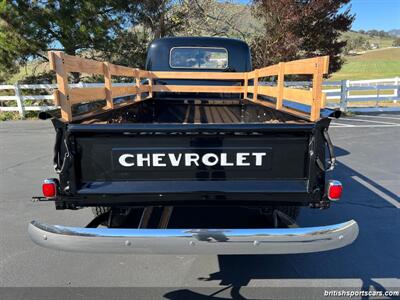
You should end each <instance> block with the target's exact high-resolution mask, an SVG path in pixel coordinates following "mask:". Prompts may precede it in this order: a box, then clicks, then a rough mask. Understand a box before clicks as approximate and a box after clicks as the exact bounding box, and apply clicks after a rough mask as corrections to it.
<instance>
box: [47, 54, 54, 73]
mask: <svg viewBox="0 0 400 300" xmlns="http://www.w3.org/2000/svg"><path fill="white" fill-rule="evenodd" d="M48 58H49V67H50V70H52V71H55V70H56V62H55V56H54V52H53V51H49V52H48Z"/></svg>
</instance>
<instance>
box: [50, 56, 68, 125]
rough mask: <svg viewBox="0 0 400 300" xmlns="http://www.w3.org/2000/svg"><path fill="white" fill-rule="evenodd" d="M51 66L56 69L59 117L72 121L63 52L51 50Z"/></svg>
mask: <svg viewBox="0 0 400 300" xmlns="http://www.w3.org/2000/svg"><path fill="white" fill-rule="evenodd" d="M51 56H52V59H53V63H52V64H53V67H54V70H55V71H56V78H57V85H58V99H59V102H60V106H61V119H62V120H63V121H66V122H70V121H72V110H71V103H70V96H69V85H68V74H67V71H66V70H65V64H64V61H65V59H64V53H63V52H61V51H57V52H53V54H52V55H51Z"/></svg>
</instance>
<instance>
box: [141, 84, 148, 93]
mask: <svg viewBox="0 0 400 300" xmlns="http://www.w3.org/2000/svg"><path fill="white" fill-rule="evenodd" d="M150 89H151V88H150V86H149V85H141V86H140V87H139V90H140V92H141V93H148V92H150Z"/></svg>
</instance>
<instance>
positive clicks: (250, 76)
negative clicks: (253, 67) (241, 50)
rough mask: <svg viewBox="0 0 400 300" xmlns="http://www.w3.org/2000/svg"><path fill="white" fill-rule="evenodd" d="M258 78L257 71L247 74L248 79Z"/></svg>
mask: <svg viewBox="0 0 400 300" xmlns="http://www.w3.org/2000/svg"><path fill="white" fill-rule="evenodd" d="M255 76H256V73H255V71H251V72H248V73H247V79H253V78H254V77H255Z"/></svg>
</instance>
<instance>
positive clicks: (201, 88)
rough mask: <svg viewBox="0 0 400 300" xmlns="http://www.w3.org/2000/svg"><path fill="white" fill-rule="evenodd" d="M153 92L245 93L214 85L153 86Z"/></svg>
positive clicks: (240, 88)
mask: <svg viewBox="0 0 400 300" xmlns="http://www.w3.org/2000/svg"><path fill="white" fill-rule="evenodd" d="M153 92H183V93H243V92H244V87H243V86H212V85H153Z"/></svg>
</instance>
